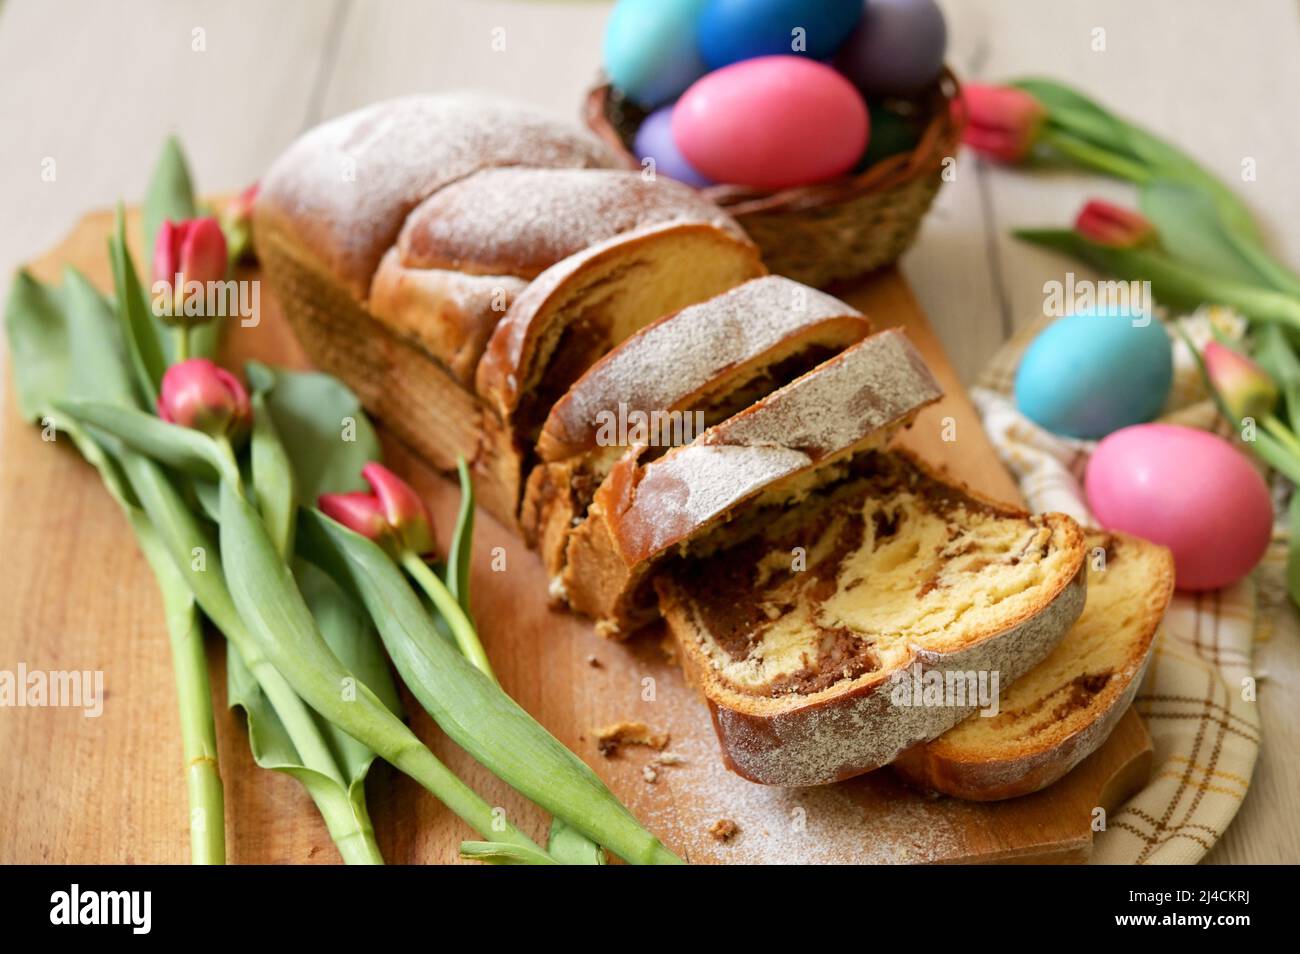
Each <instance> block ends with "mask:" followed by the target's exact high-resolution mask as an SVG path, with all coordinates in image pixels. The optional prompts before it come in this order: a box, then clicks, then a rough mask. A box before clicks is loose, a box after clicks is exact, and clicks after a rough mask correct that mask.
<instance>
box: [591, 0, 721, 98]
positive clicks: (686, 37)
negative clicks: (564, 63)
mask: <svg viewBox="0 0 1300 954" xmlns="http://www.w3.org/2000/svg"><path fill="white" fill-rule="evenodd" d="M707 2H708V0H619V3H618V4H617V5H616V6H615V7H614V12H613V13H612V14H610V17H609V23H607V24H606V25H605V44H604V52H603V56H604V61H605V72H606V74H607V75H608V76H609V80H610V82H611V83H613V84H614V87H615V88H616V89H619V90H622V91H623V92H624V93H625V94H626V95H627V96H628V97H629V98H630V99H632V100H633V101H634V102H637V103H639V104H640V105H642V106H645V107H653V106H658V105H660V104H661V103H666V102H669V101H670V100H674V99H676V98H677V97H678V96H680V95H681V93H682V91H683V90H685V89H686V87H688V86H690V85H691V84H692V83H694V82H695V81H696V80H697V79H699V78H700V77H701V76H703V75H704V73H705V71H706V70H707V67H706V66H705V64H704V60H703V59H701V58H700V52H699V48H698V46H697V44H696V32H695V29H696V21H697V20H698V19H699V16H700V13H701V11H702V10H703V9H704V7H705V5H706V3H707Z"/></svg>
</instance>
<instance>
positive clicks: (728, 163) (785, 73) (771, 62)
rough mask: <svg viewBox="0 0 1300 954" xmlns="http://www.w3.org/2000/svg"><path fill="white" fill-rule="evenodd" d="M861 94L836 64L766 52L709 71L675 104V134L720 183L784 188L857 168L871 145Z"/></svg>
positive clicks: (688, 155) (690, 156)
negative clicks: (827, 64)
mask: <svg viewBox="0 0 1300 954" xmlns="http://www.w3.org/2000/svg"><path fill="white" fill-rule="evenodd" d="M868 128H869V120H868V118H867V106H866V103H864V102H863V100H862V96H861V94H859V93H858V91H857V90H856V89H855V88H854V87H853V84H852V83H850V82H849V81H848V80H847V79H845V78H844V77H843V76H841V75H840V74H839V73H837V72H836V71H835V70H833V69H831V67H829V66H826V65H825V64H823V63H818V62H815V61H813V60H808V59H804V58H802V57H797V56H761V57H758V58H757V59H753V60H744V61H742V62H740V63H733V64H732V65H730V66H724V67H723V68H722V69H720V70H714V71H713V72H712V73H708V74H706V75H705V76H703V77H701V78H700V79H698V80H696V81H695V83H694V84H693V85H692V86H691V87H690V89H688V90H687V91H686V92H685V93H683V94H682V98H681V99H679V100H678V101H677V105H676V107H675V108H674V109H673V139H674V140H675V141H676V143H677V147H678V148H679V149H680V150H681V152H682V155H684V156H685V157H686V160H687V162H689V163H690V164H691V165H692V166H693V167H694V168H696V169H698V170H699V171H700V172H701V173H703V174H704V175H706V176H708V177H709V178H710V179H712V180H714V181H715V182H729V183H734V184H738V185H747V186H753V187H755V188H760V189H784V188H789V187H791V186H798V185H807V184H810V183H813V182H822V181H824V180H827V179H834V178H835V177H836V176H840V175H843V174H844V173H846V172H848V171H849V170H850V169H852V168H853V165H854V163H856V162H857V161H858V157H859V156H861V155H862V152H863V150H864V149H866V146H867V134H868Z"/></svg>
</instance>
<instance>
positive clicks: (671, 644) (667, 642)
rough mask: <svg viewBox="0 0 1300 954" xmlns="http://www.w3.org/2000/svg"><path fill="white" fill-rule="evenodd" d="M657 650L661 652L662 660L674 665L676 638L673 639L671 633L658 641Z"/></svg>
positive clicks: (675, 661)
mask: <svg viewBox="0 0 1300 954" xmlns="http://www.w3.org/2000/svg"><path fill="white" fill-rule="evenodd" d="M659 651H660V652H661V653H663V656H664V661H665V662H667V663H668V665H670V666H676V665H677V664H678V663H677V640H675V639H673V637H672V634H671V633H670V634H668V635H666V636H664V638H663V639H661V640H660V641H659Z"/></svg>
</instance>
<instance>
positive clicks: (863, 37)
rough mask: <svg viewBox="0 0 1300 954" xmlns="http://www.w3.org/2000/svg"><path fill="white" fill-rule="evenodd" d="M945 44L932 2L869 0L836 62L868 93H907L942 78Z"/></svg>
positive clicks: (938, 13) (945, 30) (944, 28)
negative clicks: (940, 73)
mask: <svg viewBox="0 0 1300 954" xmlns="http://www.w3.org/2000/svg"><path fill="white" fill-rule="evenodd" d="M947 42H948V28H947V26H946V25H945V24H944V21H943V13H942V12H941V11H940V10H939V7H938V5H937V4H936V3H935V2H934V0H867V5H866V10H865V11H864V12H863V14H862V19H861V20H860V21H859V22H858V25H857V27H855V28H854V30H853V32H852V33H851V34H850V35H849V38H848V40H846V41H845V43H844V46H843V48H842V49H841V50H840V53H839V55H838V56H837V57H836V59H835V66H836V67H837V68H838V69H839V70H840V72H842V73H843V74H844V75H845V76H847V77H848V78H849V79H850V80H852V81H853V83H854V85H856V86H857V87H858V89H860V90H862V91H863V92H864V93H867V94H868V95H908V94H910V93H917V92H920V91H921V90H923V89H925V87H927V86H929V85H930V84H931V83H933V82H934V81H935V79H937V78H938V76H939V72H940V70H942V69H943V53H944V47H945V46H946V45H947Z"/></svg>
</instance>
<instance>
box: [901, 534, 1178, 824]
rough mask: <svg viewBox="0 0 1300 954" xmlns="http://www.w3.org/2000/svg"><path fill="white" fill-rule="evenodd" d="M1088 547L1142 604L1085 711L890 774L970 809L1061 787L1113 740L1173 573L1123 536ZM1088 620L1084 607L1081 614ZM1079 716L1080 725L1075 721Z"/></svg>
mask: <svg viewBox="0 0 1300 954" xmlns="http://www.w3.org/2000/svg"><path fill="white" fill-rule="evenodd" d="M1085 546H1086V547H1087V548H1088V549H1089V550H1092V549H1093V548H1096V547H1098V546H1101V547H1103V548H1104V549H1105V550H1106V551H1108V552H1111V553H1112V554H1116V553H1117V554H1120V555H1121V556H1120V559H1119V560H1118V561H1115V565H1114V566H1113V567H1108V568H1107V569H1106V571H1105V572H1107V573H1137V574H1139V577H1138V578H1139V579H1140V580H1141V583H1140V584H1139V585H1140V587H1141V588H1142V590H1143V597H1142V599H1141V601H1140V603H1139V605H1137V606H1136V607H1131V608H1130V609H1131V612H1132V614H1133V616H1132V623H1131V624H1130V628H1129V629H1128V630H1127V631H1124V630H1119V629H1117V630H1116V632H1115V634H1114V638H1116V639H1125V640H1126V641H1127V645H1126V647H1125V648H1126V656H1125V661H1124V663H1123V664H1122V665H1121V666H1119V667H1117V668H1116V669H1115V670H1114V671H1113V672H1111V673H1110V674H1109V676H1108V678H1107V680H1106V682H1105V685H1104V686H1103V687H1102V688H1101V689H1100V690H1099V691H1097V692H1095V693H1088V694H1087V695H1086V699H1085V700H1084V701H1083V702H1081V703H1080V705H1081V707H1082V708H1077V709H1075V711H1071V712H1069V713H1068V714H1064V713H1063V714H1061V715H1060V716H1058V717H1054V718H1053V719H1052V724H1051V726H1050V727H1048V728H1047V729H1046V730H1038V731H1030V730H1029V728H1028V726H1027V725H1025V724H1023V723H1022V722H1019V721H1008V723H1007V724H1006V727H1005V731H1004V732H1000V733H999V738H997V739H995V740H991V741H986V742H984V743H983V744H978V745H976V744H970V743H967V742H963V741H962V740H961V739H962V736H961V733H960V732H959V731H958V730H954V731H952V732H949V733H947V734H945V735H941V736H939V737H938V738H936V739H933V740H932V741H930V742H927V743H925V744H922V745H917V746H914V747H913V748H911V749H909V750H908V751H906V752H904V753H903V754H902V755H901V756H900V757H899V758H898V759H897V760H896V761H895V762H894V763H893V766H892V768H893V769H894V771H896V772H897V773H898V774H899V775H901V776H902V777H903V778H904V779H906V780H907V781H908V782H909V783H910V784H912V785H915V786H917V787H918V788H923V789H926V790H929V791H934V792H940V793H943V794H946V795H952V796H954V797H957V798H964V799H968V800H973V801H996V800H1000V799H1006V798H1017V797H1019V796H1021V795H1028V794H1030V793H1032V792H1036V791H1039V790H1041V789H1043V788H1046V787H1047V786H1048V785H1051V784H1053V783H1054V782H1056V781H1058V780H1059V779H1060V778H1062V777H1063V776H1064V775H1066V773H1068V772H1069V771H1070V770H1071V769H1073V768H1074V767H1075V766H1076V765H1078V764H1079V763H1080V762H1082V761H1083V760H1084V759H1085V758H1087V757H1088V756H1089V755H1091V754H1092V753H1093V752H1094V751H1096V750H1097V749H1098V748H1099V747H1100V746H1101V745H1102V743H1104V742H1105V741H1106V739H1107V738H1109V737H1110V733H1111V731H1112V730H1113V729H1114V728H1115V726H1116V725H1117V724H1118V723H1119V720H1120V718H1121V717H1122V716H1123V715H1124V712H1125V711H1126V710H1127V709H1128V707H1129V705H1130V704H1131V703H1132V701H1133V697H1134V696H1135V695H1136V693H1137V690H1138V687H1139V686H1140V685H1141V682H1142V677H1143V675H1144V674H1145V672H1146V669H1147V665H1148V664H1149V662H1150V659H1151V653H1152V650H1153V648H1154V643H1155V634H1156V632H1157V631H1158V630H1159V627H1160V622H1161V620H1162V619H1163V617H1164V612H1165V608H1166V607H1167V606H1168V604H1169V600H1170V599H1171V598H1172V596H1173V590H1174V565H1173V558H1172V556H1171V555H1170V554H1169V551H1168V550H1166V549H1164V548H1163V547H1158V546H1156V545H1155V544H1153V543H1149V542H1147V541H1145V540H1139V539H1137V538H1135V537H1130V536H1127V535H1124V534H1119V533H1101V532H1098V531H1092V532H1090V533H1089V534H1088V535H1087V538H1086V542H1085ZM1135 551H1140V552H1142V553H1143V556H1144V561H1143V562H1141V563H1138V562H1137V561H1135V560H1134V558H1133V556H1132V554H1133V553H1134V552H1135ZM1088 612H1089V608H1088V607H1087V606H1085V608H1084V613H1085V614H1087V613H1088ZM1084 623H1085V620H1084V619H1080V620H1079V622H1078V623H1077V624H1076V625H1077V626H1080V627H1082V626H1083V625H1084ZM1117 625H1118V624H1117ZM1073 635H1074V634H1073V631H1071V633H1067V634H1066V636H1065V638H1064V640H1063V641H1062V643H1061V647H1060V648H1061V650H1065V649H1066V648H1067V646H1068V643H1069V641H1070V640H1071V638H1072V637H1073ZM1054 657H1055V654H1054V655H1053V656H1052V657H1048V658H1047V659H1045V660H1044V661H1043V663H1042V664H1041V667H1040V668H1041V670H1043V671H1048V670H1049V669H1050V668H1051V667H1052V664H1053V662H1054ZM1088 669H1089V667H1088V666H1085V667H1083V668H1082V669H1080V671H1078V672H1075V673H1074V674H1073V677H1074V678H1075V679H1086V678H1088ZM1039 671H1040V670H1039V669H1034V670H1031V671H1030V672H1028V673H1026V674H1025V676H1024V677H1023V680H1024V682H1026V683H1029V684H1032V683H1033V681H1034V680H1035V678H1036V675H1037V674H1038V672H1039ZM1057 681H1059V677H1057V678H1055V679H1052V680H1049V682H1048V683H1046V684H1045V686H1044V695H1043V697H1042V698H1043V700H1044V701H1046V700H1048V699H1051V698H1053V695H1054V692H1053V691H1052V690H1054V688H1055V686H1056V683H1057ZM1029 708H1030V709H1032V708H1033V704H1031V706H1030V707H1029ZM1079 712H1082V713H1083V714H1084V718H1082V719H1081V718H1080V717H1079ZM958 729H960V727H958Z"/></svg>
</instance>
